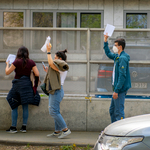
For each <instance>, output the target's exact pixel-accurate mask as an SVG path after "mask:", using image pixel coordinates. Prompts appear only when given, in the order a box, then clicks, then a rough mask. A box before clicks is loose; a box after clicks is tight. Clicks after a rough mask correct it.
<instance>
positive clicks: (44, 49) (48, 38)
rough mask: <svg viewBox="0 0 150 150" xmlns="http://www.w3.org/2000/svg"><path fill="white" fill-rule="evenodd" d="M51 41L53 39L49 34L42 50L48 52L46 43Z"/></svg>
mask: <svg viewBox="0 0 150 150" xmlns="http://www.w3.org/2000/svg"><path fill="white" fill-rule="evenodd" d="M50 41H51V37H50V36H48V37H47V38H46V41H45V44H44V45H43V46H42V48H41V51H43V52H46V50H47V49H46V45H47V44H49V43H50Z"/></svg>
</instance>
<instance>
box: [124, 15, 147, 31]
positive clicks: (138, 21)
mask: <svg viewBox="0 0 150 150" xmlns="http://www.w3.org/2000/svg"><path fill="white" fill-rule="evenodd" d="M126 28H147V14H146V13H142V14H131V13H127V14H126Z"/></svg>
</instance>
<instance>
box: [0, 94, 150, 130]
mask: <svg viewBox="0 0 150 150" xmlns="http://www.w3.org/2000/svg"><path fill="white" fill-rule="evenodd" d="M109 105H110V99H99V98H92V101H91V102H90V101H89V100H86V99H85V98H84V97H64V99H63V101H62V102H61V106H60V109H61V111H60V112H61V113H62V116H63V117H64V119H65V121H66V123H67V125H68V127H69V128H70V129H71V130H72V131H73V130H74V131H101V130H103V129H104V128H105V127H106V126H107V125H109V124H110V123H111V122H110V116H109V112H108V110H109ZM149 108H150V100H144V99H142V100H138V99H137V100H132V99H126V102H125V116H126V117H131V116H136V115H140V114H148V113H150V109H149ZM0 110H1V113H0V114H1V115H0V130H5V129H7V128H9V127H10V125H11V109H10V106H9V104H8V103H7V101H6V97H0ZM21 125H22V107H21V106H19V108H18V125H17V128H18V129H19V128H20V127H21ZM27 129H28V130H54V121H53V118H52V117H51V116H50V115H49V112H48V97H46V98H42V99H41V103H40V105H39V106H38V107H37V106H31V105H30V106H29V119H28V125H27Z"/></svg>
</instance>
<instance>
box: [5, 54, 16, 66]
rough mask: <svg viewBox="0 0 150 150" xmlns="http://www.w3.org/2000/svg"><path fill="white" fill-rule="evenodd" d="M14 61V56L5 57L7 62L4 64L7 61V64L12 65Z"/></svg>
mask: <svg viewBox="0 0 150 150" xmlns="http://www.w3.org/2000/svg"><path fill="white" fill-rule="evenodd" d="M15 59H16V55H13V54H9V55H8V57H7V60H6V62H8V61H9V64H12V63H13V62H14V61H15Z"/></svg>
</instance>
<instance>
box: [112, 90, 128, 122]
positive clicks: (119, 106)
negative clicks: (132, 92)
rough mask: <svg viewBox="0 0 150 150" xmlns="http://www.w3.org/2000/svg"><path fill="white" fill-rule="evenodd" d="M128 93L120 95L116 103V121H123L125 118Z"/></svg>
mask: <svg viewBox="0 0 150 150" xmlns="http://www.w3.org/2000/svg"><path fill="white" fill-rule="evenodd" d="M125 95H126V92H123V93H119V94H118V98H117V99H116V100H115V101H114V102H115V120H116V121H117V120H121V119H124V118H125V114H124V102H125Z"/></svg>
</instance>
